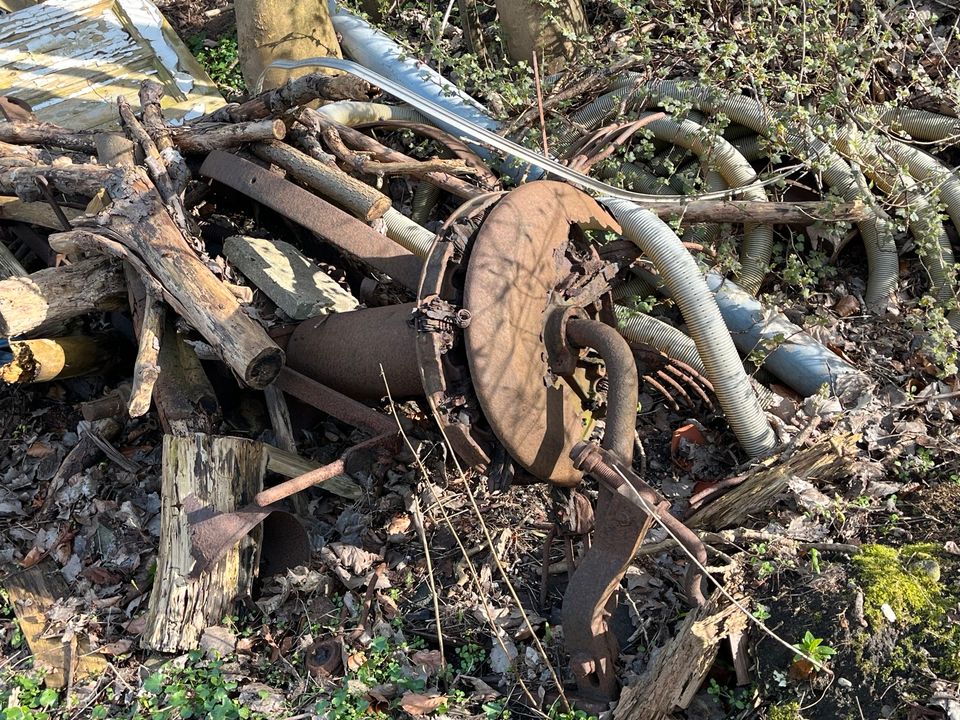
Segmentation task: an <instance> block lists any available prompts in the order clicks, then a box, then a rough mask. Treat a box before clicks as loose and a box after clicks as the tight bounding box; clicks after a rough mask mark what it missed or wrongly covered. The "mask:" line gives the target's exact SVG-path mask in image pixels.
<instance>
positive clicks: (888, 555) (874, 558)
mask: <svg viewBox="0 0 960 720" xmlns="http://www.w3.org/2000/svg"><path fill="white" fill-rule="evenodd" d="M937 549H938V548H937V546H936V545H933V544H918V545H906V546H904V547H902V548H899V549H897V548H893V547H888V546H886V545H864V546H863V548H862V550H861V552H860V554H858V555H857V556H855V557H854V558H853V561H854V563H855V564H856V566H857V570H858V574H859V576H860V584H861V586H862V588H863V597H864V607H863V610H864V614H865V615H866V616H867V619H868V620H870V622H871V623H872V624H873V625H874V626H875V627H879V626H881V624H882V623H883V622H884V617H883V612H882V611H881V609H880V608H881V607H882V606H883V605H884V604H887V605H889V606H890V607H891V608H893V611H894V612H895V613H896V614H897V617H898V618H903V619H905V620H907V621H919V620H929V619H931V618H933V617H935V616H938V615H940V614H942V610H943V608H942V605H941V603H942V601H941V590H940V584H939V581H938V580H939V573H932V572H930V569H929V568H930V563H931V562H932V563H934V564H935V563H936V560H935V558H934V555H933V553H935V552H936V551H937ZM934 575H936V577H934Z"/></svg>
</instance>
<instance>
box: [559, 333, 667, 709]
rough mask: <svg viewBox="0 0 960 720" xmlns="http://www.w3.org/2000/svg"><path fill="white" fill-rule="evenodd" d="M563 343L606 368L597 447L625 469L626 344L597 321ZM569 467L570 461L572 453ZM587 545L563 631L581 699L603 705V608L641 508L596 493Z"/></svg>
mask: <svg viewBox="0 0 960 720" xmlns="http://www.w3.org/2000/svg"><path fill="white" fill-rule="evenodd" d="M566 339H567V340H569V341H570V343H571V344H572V345H574V346H577V347H590V348H593V350H594V351H596V353H597V354H598V355H600V357H601V358H603V362H604V365H605V366H606V369H607V377H608V378H609V388H608V390H607V418H606V427H605V430H604V435H603V446H604V447H605V448H607V450H608V451H609V452H610V453H611V454H613V455H615V456H617V457H618V458H620V459H621V460H622V461H623V463H624V465H626V466H627V467H629V466H630V465H631V464H632V463H633V447H634V445H633V439H634V434H635V427H636V418H637V396H638V393H639V379H638V377H637V365H636V362H635V360H634V358H633V352H632V351H631V349H630V345H629V343H628V342H627V341H626V340H624V339H623V337H621V335H620V333H618V332H617V331H616V329H615V328H613V327H611V326H609V325H606V324H605V323H602V322H600V321H597V320H582V319H571V320H569V321H568V322H567V326H566ZM571 457H573V458H574V459H575V460H576V459H577V458H576V456H575V455H573V454H571ZM596 518H597V526H596V531H595V532H594V536H593V544H592V545H591V546H590V549H589V550H587V552H586V553H584V555H583V558H582V559H581V561H580V563H579V566H578V568H577V570H576V571H575V572H574V573H573V575H572V576H571V578H570V582H569V584H568V585H567V589H566V592H565V593H564V595H563V608H562V617H563V632H564V637H565V639H566V644H567V650H568V651H569V653H570V664H571V668H572V670H573V673H574V676H575V677H576V679H577V686H578V688H579V691H580V694H581V695H582V696H584V697H586V698H590V699H598V700H609V699H613V698H614V697H616V694H617V691H618V683H617V671H616V661H617V656H618V653H619V650H618V646H617V639H616V636H615V635H614V634H613V631H612V630H611V628H610V627H609V624H608V622H607V615H608V613H607V606H608V603H609V600H610V598H611V597H612V596H613V594H614V593H615V592H616V591H617V589H618V588H619V586H620V579H621V578H622V577H623V574H624V573H625V572H626V570H627V567H628V566H629V564H630V561H631V560H632V559H633V556H634V554H635V553H636V551H637V548H638V547H639V546H640V543H641V541H642V540H643V538H644V536H645V535H646V534H647V530H649V528H650V523H651V518H650V516H649V515H648V514H647V513H646V512H644V511H643V510H642V509H641V508H639V507H637V506H636V505H633V504H631V503H629V502H626V501H625V500H624V499H623V498H621V497H619V496H618V494H617V493H616V492H615V490H614V489H613V488H610V487H606V486H601V488H600V497H599V499H598V501H597V512H596Z"/></svg>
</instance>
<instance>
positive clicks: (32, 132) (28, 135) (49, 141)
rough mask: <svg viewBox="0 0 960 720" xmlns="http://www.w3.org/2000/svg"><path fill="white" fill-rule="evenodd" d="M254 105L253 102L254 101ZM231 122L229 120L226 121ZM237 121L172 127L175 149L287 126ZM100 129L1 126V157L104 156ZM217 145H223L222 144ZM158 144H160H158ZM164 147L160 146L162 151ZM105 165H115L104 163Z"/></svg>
mask: <svg viewBox="0 0 960 720" xmlns="http://www.w3.org/2000/svg"><path fill="white" fill-rule="evenodd" d="M329 79H330V80H339V79H341V78H329ZM360 82H362V81H360ZM251 102H252V101H251ZM268 115H269V113H265V114H264V115H262V116H259V118H258V119H261V120H262V119H263V118H266V117H268ZM224 119H226V120H228V119H227V118H224ZM253 119H254V118H244V120H253ZM233 122H235V121H228V122H226V123H219V124H212V123H206V124H197V125H189V126H186V127H182V128H168V130H169V137H170V141H171V142H172V147H174V148H176V149H177V150H179V151H180V152H185V153H202V152H209V151H210V150H212V149H223V148H230V147H236V146H237V145H239V144H242V143H246V142H255V141H257V140H271V139H282V138H283V135H282V134H281V135H279V137H278V135H277V134H278V133H280V132H285V130H286V128H285V127H284V130H283V131H281V130H279V128H278V126H277V125H276V123H278V122H279V123H280V125H283V123H282V122H281V121H279V120H273V119H269V120H263V122H250V123H245V124H243V125H240V126H239V129H238V130H231V128H232V127H233V124H232V123H233ZM107 134H109V133H104V132H102V131H100V130H71V129H69V128H65V127H61V126H59V125H52V124H50V123H26V122H17V123H9V122H5V123H0V158H4V157H5V158H10V159H18V160H23V161H26V162H28V163H29V164H36V163H49V162H50V161H51V159H52V158H53V157H55V156H54V155H51V154H50V153H46V152H44V151H41V150H39V149H37V148H33V147H30V146H33V145H51V146H54V147H60V148H65V149H67V150H72V151H75V152H78V153H82V154H84V155H97V156H98V157H99V156H100V152H99V151H100V147H99V146H98V142H101V143H102V142H104V141H103V140H98V139H99V138H100V137H101V136H103V135H107ZM217 143H223V145H219V144H217ZM154 144H156V143H154ZM4 148H17V150H9V151H4ZM160 150H162V148H159V147H158V152H159V151H160ZM101 162H104V164H110V165H112V164H114V163H112V162H107V161H104V160H101Z"/></svg>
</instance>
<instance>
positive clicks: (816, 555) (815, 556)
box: [810, 548, 820, 575]
mask: <svg viewBox="0 0 960 720" xmlns="http://www.w3.org/2000/svg"><path fill="white" fill-rule="evenodd" d="M810 567H811V568H813V572H815V573H816V574H817V575H819V574H820V551H819V550H817V549H816V548H810Z"/></svg>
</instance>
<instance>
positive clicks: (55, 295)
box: [0, 258, 125, 338]
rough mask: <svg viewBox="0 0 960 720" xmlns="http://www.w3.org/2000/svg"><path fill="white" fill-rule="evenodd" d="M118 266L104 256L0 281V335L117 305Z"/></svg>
mask: <svg viewBox="0 0 960 720" xmlns="http://www.w3.org/2000/svg"><path fill="white" fill-rule="evenodd" d="M124 289H125V285H124V281H123V272H122V270H121V268H120V265H119V264H118V263H116V262H113V261H112V260H108V259H106V258H93V259H90V260H81V261H80V262H78V263H75V264H73V265H69V266H66V267H59V268H50V269H47V270H39V271H37V272H35V273H33V274H32V275H26V276H24V277H15V278H8V279H7V280H3V281H0V337H7V338H10V337H20V336H22V335H26V334H27V333H32V332H36V331H40V330H42V329H43V328H44V327H49V326H51V325H55V324H59V323H61V322H63V321H65V320H70V319H71V318H75V317H79V316H81V315H86V314H88V313H92V312H97V311H103V310H111V309H117V308H119V307H121V301H120V298H122V297H123V293H124Z"/></svg>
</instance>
